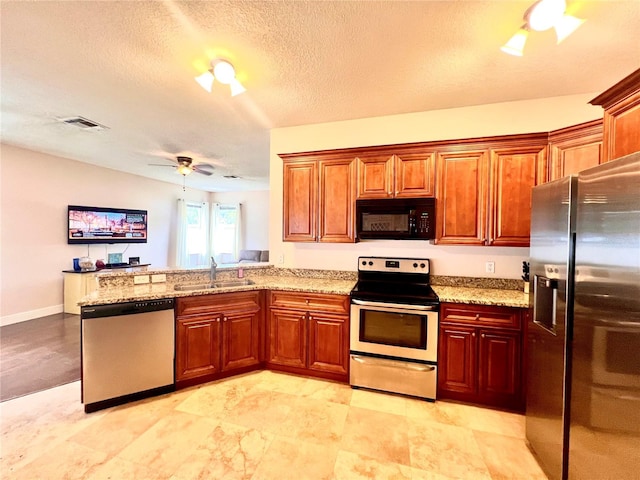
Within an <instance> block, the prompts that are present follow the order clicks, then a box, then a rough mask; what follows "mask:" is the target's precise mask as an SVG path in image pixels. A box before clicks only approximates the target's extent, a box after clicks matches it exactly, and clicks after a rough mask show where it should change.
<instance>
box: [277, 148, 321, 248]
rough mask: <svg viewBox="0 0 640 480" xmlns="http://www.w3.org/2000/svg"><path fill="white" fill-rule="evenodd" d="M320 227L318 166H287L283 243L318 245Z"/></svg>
mask: <svg viewBox="0 0 640 480" xmlns="http://www.w3.org/2000/svg"><path fill="white" fill-rule="evenodd" d="M317 223H318V172H317V162H315V161H308V162H285V163H284V179H283V240H284V241H290V242H315V241H316V237H317Z"/></svg>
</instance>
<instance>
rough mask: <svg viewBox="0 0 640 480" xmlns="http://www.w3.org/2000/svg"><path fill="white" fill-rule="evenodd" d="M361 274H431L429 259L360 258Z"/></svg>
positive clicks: (359, 269)
mask: <svg viewBox="0 0 640 480" xmlns="http://www.w3.org/2000/svg"><path fill="white" fill-rule="evenodd" d="M358 271H359V272H393V273H423V274H426V275H428V274H429V259H428V258H391V257H358Z"/></svg>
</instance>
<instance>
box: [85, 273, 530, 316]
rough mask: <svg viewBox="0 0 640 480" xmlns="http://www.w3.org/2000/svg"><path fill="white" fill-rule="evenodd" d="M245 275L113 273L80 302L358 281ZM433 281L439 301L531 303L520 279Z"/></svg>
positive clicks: (320, 288) (329, 286) (331, 290)
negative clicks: (215, 282)
mask: <svg viewBox="0 0 640 480" xmlns="http://www.w3.org/2000/svg"><path fill="white" fill-rule="evenodd" d="M220 270H221V271H219V272H218V273H219V274H220V275H219V277H218V278H219V279H220V280H234V279H236V278H237V275H238V273H239V272H238V269H237V268H235V269H234V268H230V269H220ZM243 270H244V273H245V278H247V279H250V280H251V281H252V282H253V284H252V285H242V286H236V287H226V288H215V289H210V288H209V289H200V290H175V285H176V284H203V283H208V282H209V270H208V269H195V270H180V269H164V270H163V269H159V270H152V271H145V272H141V273H143V274H146V275H148V274H154V273H166V274H167V275H166V280H167V281H166V282H161V283H147V284H143V285H134V284H133V276H132V274H131V273H129V274H128V275H126V274H121V273H112V274H106V275H101V276H100V288H98V290H96V291H94V292H93V293H91V294H89V295H87V296H86V297H84V298H82V299H81V300H80V302H78V305H80V306H86V305H105V304H111V303H123V302H131V301H144V300H157V299H162V298H179V297H190V296H197V295H211V294H217V293H228V292H245V291H253V290H285V291H292V292H309V293H325V294H337V295H349V293H350V292H351V290H352V289H353V287H354V285H355V284H356V279H357V274H356V272H346V271H331V270H327V271H325V270H303V269H282V268H275V267H274V266H271V265H268V266H263V265H260V266H258V265H255V266H249V265H248V266H247V267H245V268H243ZM431 283H432V284H431V286H432V288H433V290H434V291H435V292H436V294H437V295H438V297H439V298H440V301H441V302H451V303H467V304H476V305H496V306H506V307H516V308H528V307H529V295H528V294H525V293H524V292H523V291H522V290H520V289H517V288H518V287H519V286H521V285H522V282H520V281H514V280H508V279H482V278H468V277H437V276H433V277H432V282H431Z"/></svg>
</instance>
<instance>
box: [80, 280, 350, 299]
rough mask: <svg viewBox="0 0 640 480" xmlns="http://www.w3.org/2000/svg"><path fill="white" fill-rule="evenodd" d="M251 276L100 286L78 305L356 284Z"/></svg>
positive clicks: (337, 289)
mask: <svg viewBox="0 0 640 480" xmlns="http://www.w3.org/2000/svg"><path fill="white" fill-rule="evenodd" d="M247 278H250V280H252V281H253V282H255V283H254V285H243V286H239V287H229V288H215V289H202V290H186V291H177V290H175V289H174V284H173V283H151V284H145V285H134V286H120V287H118V286H116V287H106V288H99V289H98V290H96V291H94V292H92V293H90V294H89V295H87V296H86V297H84V298H82V299H81V300H80V302H78V305H80V306H86V305H106V304H111V303H123V302H134V301H144V300H157V299H161V298H178V297H191V296H195V295H210V294H217V293H228V292H247V291H251V290H266V289H268V290H287V291H292V292H310V293H327V294H330V293H331V294H337V295H349V293H351V289H352V288H353V287H354V285H355V284H356V281H355V280H334V279H328V278H304V277H289V276H256V277H247Z"/></svg>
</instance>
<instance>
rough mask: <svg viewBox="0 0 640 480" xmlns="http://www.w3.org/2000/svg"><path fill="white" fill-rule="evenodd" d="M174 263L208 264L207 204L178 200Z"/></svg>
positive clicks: (187, 265)
mask: <svg viewBox="0 0 640 480" xmlns="http://www.w3.org/2000/svg"><path fill="white" fill-rule="evenodd" d="M177 230H178V232H177V233H178V236H177V241H176V250H177V255H176V264H177V265H178V266H179V267H184V268H189V267H199V266H206V265H209V263H210V262H209V256H210V254H209V252H210V249H209V235H208V232H209V204H208V203H207V202H189V201H186V200H178V229H177Z"/></svg>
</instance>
